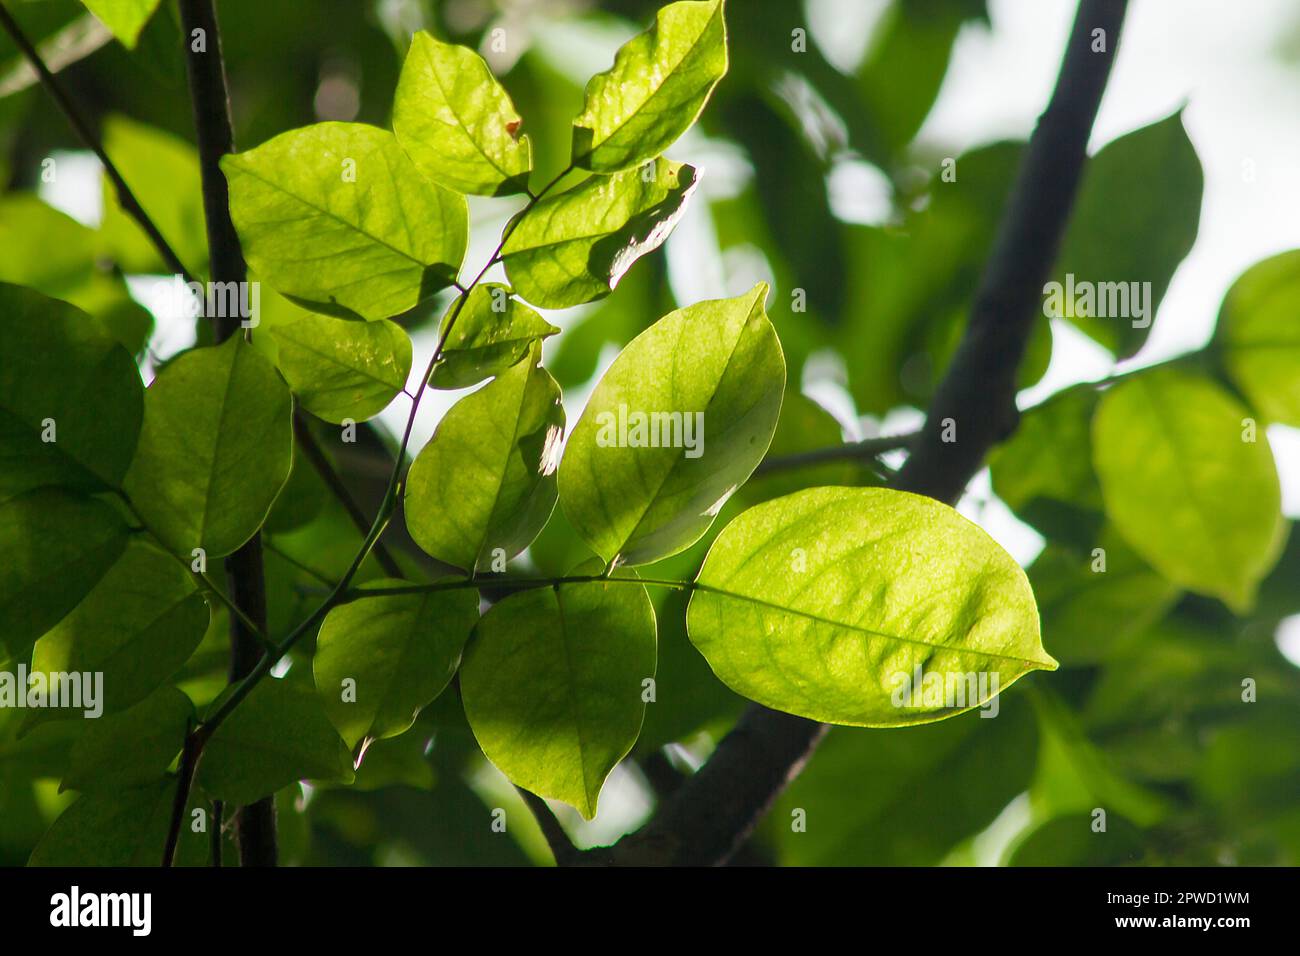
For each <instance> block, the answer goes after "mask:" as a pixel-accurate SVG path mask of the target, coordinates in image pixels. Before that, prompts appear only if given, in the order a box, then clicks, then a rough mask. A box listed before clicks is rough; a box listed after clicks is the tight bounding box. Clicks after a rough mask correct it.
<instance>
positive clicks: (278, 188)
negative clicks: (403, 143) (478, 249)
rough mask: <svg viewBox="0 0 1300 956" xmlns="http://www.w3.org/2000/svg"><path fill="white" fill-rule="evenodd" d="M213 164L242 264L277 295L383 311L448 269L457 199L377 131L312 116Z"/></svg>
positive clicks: (432, 284)
mask: <svg viewBox="0 0 1300 956" xmlns="http://www.w3.org/2000/svg"><path fill="white" fill-rule="evenodd" d="M221 168H222V169H223V170H224V171H225V174H226V178H227V179H228V180H229V182H230V214H231V217H232V218H233V219H234V221H235V227H236V228H237V229H238V231H239V237H240V239H241V241H242V242H243V247H244V254H245V255H246V256H247V257H248V263H249V265H250V266H251V267H252V268H253V270H254V271H255V272H257V273H258V274H259V275H260V276H262V277H263V278H264V279H266V281H268V282H269V283H271V285H273V286H274V287H275V288H276V289H277V290H278V291H280V292H282V293H284V294H285V295H287V296H292V297H294V298H296V299H299V300H301V301H303V302H304V304H312V305H314V306H315V307H316V308H317V309H318V310H320V311H336V310H338V309H340V308H342V309H346V310H348V311H350V312H353V313H356V314H357V315H360V316H363V317H364V318H367V319H382V318H387V317H389V316H392V315H398V314H400V313H402V312H406V311H407V310H409V309H411V308H413V307H415V306H416V305H418V304H419V303H421V302H423V301H424V300H426V299H428V298H429V297H430V296H432V295H433V294H434V293H435V292H437V291H438V290H439V289H443V288H445V287H447V286H449V285H451V284H452V282H454V281H455V279H456V273H457V272H458V271H459V269H460V263H461V260H462V258H464V255H465V244H466V242H467V241H468V211H467V208H466V205H465V197H464V196H461V195H459V194H457V193H453V192H451V191H450V190H447V189H443V188H442V187H441V186H438V185H436V184H434V183H431V182H429V181H428V180H426V179H425V178H424V177H423V176H421V175H420V174H419V172H418V171H417V170H416V168H415V166H414V164H413V163H412V162H411V160H409V159H408V158H407V157H406V154H405V153H404V152H402V150H401V147H399V146H398V145H397V140H396V139H395V138H394V137H393V134H392V133H390V132H388V131H387V130H382V129H378V128H376V127H374V126H366V125H364V124H361V123H317V124H316V125H314V126H306V127H303V128H302V129H296V130H290V131H289V132H287V133H282V134H280V135H279V136H277V137H275V138H274V139H272V140H270V141H268V142H266V143H263V144H262V145H261V146H259V147H257V148H256V149H253V150H249V151H248V152H244V153H236V154H234V155H231V156H226V157H225V158H224V159H222V161H221Z"/></svg>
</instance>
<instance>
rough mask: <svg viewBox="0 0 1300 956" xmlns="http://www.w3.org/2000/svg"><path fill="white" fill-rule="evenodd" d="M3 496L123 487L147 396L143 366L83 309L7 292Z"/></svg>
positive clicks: (0, 408) (0, 406) (1, 370)
mask: <svg viewBox="0 0 1300 956" xmlns="http://www.w3.org/2000/svg"><path fill="white" fill-rule="evenodd" d="M0 354H3V355H4V357H5V358H4V362H3V363H0V495H6V494H15V493H17V492H20V491H24V490H26V489H28V488H33V487H36V486H38V485H47V484H58V485H64V486H67V487H71V488H77V489H80V490H85V491H95V490H100V489H103V488H105V487H114V486H117V485H119V484H120V483H121V481H122V478H123V476H124V475H125V474H126V470H127V467H128V466H129V465H130V464H131V456H132V455H134V454H135V448H136V440H137V438H138V437H139V434H140V421H141V416H142V415H143V404H144V399H143V394H142V393H143V389H142V387H141V385H140V374H139V372H138V371H137V370H136V367H135V362H134V361H133V360H132V359H131V356H130V355H129V354H128V353H127V351H126V350H125V349H124V348H122V347H121V346H120V345H119V344H118V343H117V342H116V341H115V340H114V339H113V337H112V336H111V335H109V334H108V332H107V331H106V330H105V329H104V328H103V326H101V325H100V324H99V323H98V322H97V321H95V320H94V319H92V318H91V317H90V316H88V315H86V313H84V312H82V311H81V310H80V309H77V308H74V307H73V306H70V305H68V304H67V303H65V302H60V301H58V300H57V299H49V298H46V297H45V296H43V295H41V294H40V293H37V292H33V291H32V290H30V289H24V288H22V287H20V286H15V285H7V284H5V283H0Z"/></svg>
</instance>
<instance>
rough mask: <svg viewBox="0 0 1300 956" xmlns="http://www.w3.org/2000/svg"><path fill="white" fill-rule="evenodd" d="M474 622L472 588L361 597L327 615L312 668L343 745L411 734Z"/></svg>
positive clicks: (392, 583) (387, 583)
mask: <svg viewBox="0 0 1300 956" xmlns="http://www.w3.org/2000/svg"><path fill="white" fill-rule="evenodd" d="M407 583H408V582H406V581H398V580H387V579H385V580H379V581H372V582H369V583H367V585H366V587H398V586H401V585H403V584H407ZM477 621H478V593H477V592H476V591H475V590H474V589H473V588H464V589H461V590H447V591H427V592H424V593H422V594H390V595H383V596H379V597H366V598H362V599H360V600H357V601H353V602H352V603H350V604H343V605H340V606H339V607H336V608H334V609H333V610H332V611H330V612H329V614H328V615H327V616H326V618H325V621H324V623H323V624H321V629H320V636H319V637H318V638H317V639H316V656H315V658H314V660H313V663H312V667H313V670H314V672H315V675H316V692H317V693H318V694H320V698H321V702H322V703H323V704H324V705H325V713H326V714H328V715H329V719H330V721H331V722H332V723H333V724H334V726H335V727H336V728H337V729H338V732H339V733H340V734H341V735H342V736H343V740H344V741H345V742H346V743H347V745H348V746H349V747H355V746H356V745H357V743H358V742H360V741H362V740H377V739H379V738H382V737H395V736H397V735H398V734H400V733H402V732H403V731H404V730H406V729H407V728H408V727H410V726H411V724H413V723H414V722H415V718H416V715H418V714H419V712H420V710H421V709H422V708H424V707H426V706H427V705H428V704H429V703H431V702H432V701H433V700H434V698H436V697H437V696H438V695H439V694H441V693H442V692H443V690H444V689H445V688H446V687H447V684H448V683H450V682H451V678H452V675H453V674H455V673H456V668H457V667H458V666H459V665H460V653H461V649H462V648H463V647H464V646H465V640H466V639H467V638H468V637H469V632H470V631H471V630H472V629H473V628H474V624H475V623H476V622H477Z"/></svg>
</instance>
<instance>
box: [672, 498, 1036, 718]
mask: <svg viewBox="0 0 1300 956" xmlns="http://www.w3.org/2000/svg"><path fill="white" fill-rule="evenodd" d="M686 626H687V629H688V630H689V632H690V638H691V641H692V643H694V644H695V646H696V647H697V648H698V649H699V651H700V653H702V654H703V655H704V657H705V658H706V659H707V660H708V662H709V665H710V666H711V667H712V668H713V670H714V673H716V674H717V675H718V677H719V678H721V680H722V682H723V683H725V684H726V685H727V686H728V687H730V688H731V689H732V690H734V691H736V692H737V693H738V694H742V695H744V696H745V697H748V698H750V699H751V700H756V701H758V702H759V703H760V704H764V705H766V706H768V707H772V708H775V709H776V710H784V711H787V712H789V713H792V714H798V715H799V716H801V717H808V718H810V719H812V720H820V721H825V722H827V723H833V724H849V725H852V726H858V727H901V726H907V725H909V724H919V723H927V722H929V721H933V720H939V719H942V718H944V717H950V716H952V715H953V714H957V713H961V712H962V711H964V710H969V709H971V708H972V707H976V706H979V705H981V704H983V703H985V702H986V701H988V700H989V699H991V698H992V697H993V696H995V695H996V694H997V693H998V692H999V691H1000V690H1002V689H1005V688H1006V687H1007V686H1008V685H1009V684H1011V683H1013V682H1014V681H1016V680H1018V679H1019V678H1021V677H1023V676H1024V675H1025V674H1027V673H1029V672H1030V671H1033V670H1038V669H1044V670H1053V669H1055V668H1056V661H1054V660H1053V659H1052V658H1051V657H1050V656H1049V655H1048V654H1047V653H1046V652H1045V651H1044V650H1043V647H1042V644H1041V643H1040V642H1039V637H1038V611H1037V609H1036V608H1035V607H1034V596H1033V593H1032V592H1031V591H1030V588H1029V582H1028V580H1026V578H1025V573H1024V572H1023V571H1022V570H1020V568H1019V566H1017V565H1016V563H1015V561H1013V560H1012V558H1011V556H1010V555H1008V554H1007V553H1006V552H1005V551H1003V550H1002V549H1001V548H1000V547H998V545H997V544H996V543H995V542H994V541H993V539H992V538H990V537H989V536H988V535H987V534H985V532H984V531H982V530H981V529H980V528H979V527H978V526H976V525H974V524H972V523H971V522H969V521H967V520H966V519H965V518H963V517H962V516H961V515H959V514H958V513H957V512H956V511H954V510H953V509H951V508H949V507H948V506H946V505H943V504H940V503H939V502H936V501H933V500H931V499H929V498H923V497H920V496H918V495H912V494H908V493H905V492H900V491H890V490H886V489H883V488H813V489H810V490H808V491H801V492H797V493H795V494H793V495H787V496H786V497H784V498H778V499H776V500H775V501H770V502H767V503H765V504H761V505H758V506H757V507H755V508H751V509H750V510H749V511H746V512H745V513H744V514H742V515H741V516H740V517H739V518H737V519H736V520H735V521H733V522H732V523H731V524H730V525H728V526H727V528H726V529H725V530H724V531H723V532H722V534H720V535H718V539H717V540H716V541H715V542H714V543H713V547H712V548H711V549H710V550H709V555H708V557H707V558H706V559H705V561H704V567H703V568H701V569H700V574H699V577H698V578H697V580H696V584H695V594H694V595H693V596H692V598H691V605H690V609H689V611H688V614H687V619H686ZM918 669H919V670H920V672H921V674H922V683H920V684H917V682H916V680H915V676H916V673H917V671H918ZM995 680H996V683H994V681H995ZM958 681H963V683H960V684H959V683H958ZM936 682H942V684H941V686H942V688H943V693H939V694H935V693H932V689H933V686H934V684H935V683H936ZM971 682H973V683H971ZM959 692H960V693H959Z"/></svg>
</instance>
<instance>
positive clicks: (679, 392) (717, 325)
mask: <svg viewBox="0 0 1300 956" xmlns="http://www.w3.org/2000/svg"><path fill="white" fill-rule="evenodd" d="M766 298H767V285H766V284H765V283H761V282H760V283H759V284H758V285H756V286H755V287H754V288H753V289H751V290H750V291H749V292H747V293H745V294H744V295H740V296H737V297H736V298H734V299H717V300H713V301H708V302H700V303H697V304H696V305H693V306H689V307H687V308H685V309H679V310H678V311H676V312H672V313H669V314H668V315H666V316H664V318H662V319H660V320H659V321H658V322H656V323H655V324H654V325H653V326H651V327H650V328H649V329H647V330H646V331H645V332H642V333H641V334H640V335H638V336H637V337H636V338H635V339H633V340H632V341H631V342H630V343H629V344H628V346H627V348H625V349H624V350H623V352H622V353H621V354H620V355H619V356H618V358H617V359H615V360H614V364H613V365H611V366H610V368H609V371H607V372H606V373H605V376H604V378H602V379H601V380H600V384H598V385H597V386H596V390H595V391H594V392H592V395H591V398H590V400H589V401H588V402H587V407H586V410H585V411H584V412H583V413H582V418H581V419H579V421H578V424H577V425H576V426H575V427H574V429H573V434H572V435H571V436H570V438H569V441H568V443H567V445H566V448H565V453H564V463H563V466H562V467H561V469H560V503H561V506H562V507H563V508H564V512H565V514H566V515H567V516H568V518H569V520H570V521H571V522H572V523H573V526H574V527H575V528H576V529H577V530H578V532H579V534H581V535H582V537H583V539H584V540H586V542H587V543H588V544H590V545H591V546H592V548H593V549H594V550H595V551H596V553H597V554H599V555H600V556H601V557H602V558H604V559H605V560H606V561H612V560H614V559H615V558H618V559H619V560H620V561H621V562H622V563H625V564H645V563H648V562H650V561H655V560H657V559H659V558H662V557H666V556H668V555H671V554H675V553H677V552H678V551H681V550H683V549H684V548H687V547H689V546H690V545H691V544H692V543H694V542H695V541H697V540H699V538H700V536H701V535H703V534H704V532H705V531H707V530H708V528H709V526H710V525H711V524H712V523H713V519H714V517H715V516H716V515H717V513H718V511H719V510H720V509H721V507H722V506H723V504H725V503H726V500H727V498H728V497H730V496H731V494H732V492H734V491H735V490H736V489H737V488H738V487H739V486H740V485H742V484H744V482H745V479H747V478H748V477H749V476H750V474H752V473H753V471H754V469H755V468H756V467H757V466H758V463H759V462H760V461H762V459H763V455H764V453H766V451H767V447H768V444H769V443H770V442H771V440H772V434H773V432H774V431H775V430H776V423H777V418H778V417H779V415H780V411H781V395H782V392H783V391H784V390H785V360H784V358H783V357H782V355H781V344H780V343H779V342H778V341H777V338H776V332H775V331H774V330H773V329H772V324H771V323H770V322H769V321H768V319H767V315H766V313H765V312H764V310H763V303H764V300H765V299H766ZM651 416H657V417H651ZM638 421H639V422H641V423H642V424H641V427H640V428H639V430H638V428H637V425H636V423H637V422H638ZM652 439H654V440H655V442H654V445H651V444H650V442H651V440H652ZM659 439H663V440H662V441H660V440H659Z"/></svg>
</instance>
